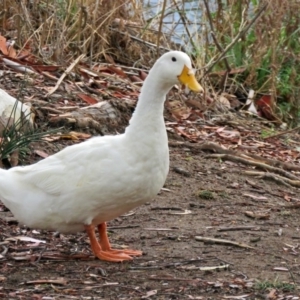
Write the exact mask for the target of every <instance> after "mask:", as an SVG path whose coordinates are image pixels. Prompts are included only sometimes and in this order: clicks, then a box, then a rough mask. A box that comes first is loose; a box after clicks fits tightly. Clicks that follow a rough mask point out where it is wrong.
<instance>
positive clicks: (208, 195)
mask: <svg viewBox="0 0 300 300" xmlns="http://www.w3.org/2000/svg"><path fill="white" fill-rule="evenodd" d="M196 196H197V197H199V198H201V199H204V200H213V199H215V197H216V195H215V194H214V193H213V192H212V191H208V190H202V191H198V192H196Z"/></svg>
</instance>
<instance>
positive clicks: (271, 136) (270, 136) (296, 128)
mask: <svg viewBox="0 0 300 300" xmlns="http://www.w3.org/2000/svg"><path fill="white" fill-rule="evenodd" d="M298 129H300V126H297V127H295V128H292V129H289V130H286V131H283V132H279V133H276V134H273V135H269V136H267V137H264V138H263V139H265V140H267V139H271V138H274V137H278V136H281V135H285V134H287V133H291V132H293V131H296V130H298Z"/></svg>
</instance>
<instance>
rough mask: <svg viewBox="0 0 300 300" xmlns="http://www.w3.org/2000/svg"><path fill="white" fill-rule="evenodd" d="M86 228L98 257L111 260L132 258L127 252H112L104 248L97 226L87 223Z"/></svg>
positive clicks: (120, 260) (117, 260)
mask: <svg viewBox="0 0 300 300" xmlns="http://www.w3.org/2000/svg"><path fill="white" fill-rule="evenodd" d="M85 230H86V232H87V234H88V236H89V238H90V243H91V248H92V250H93V253H94V255H95V256H96V257H97V258H99V259H101V260H105V261H110V262H122V261H125V260H132V257H131V256H129V255H127V254H125V253H118V252H110V251H105V250H103V249H102V248H101V245H100V244H99V243H98V241H97V239H96V235H95V227H94V226H93V225H86V226H85Z"/></svg>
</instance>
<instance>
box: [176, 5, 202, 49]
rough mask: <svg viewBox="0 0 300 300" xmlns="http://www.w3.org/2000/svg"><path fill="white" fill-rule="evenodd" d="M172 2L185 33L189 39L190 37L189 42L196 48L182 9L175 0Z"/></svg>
mask: <svg viewBox="0 0 300 300" xmlns="http://www.w3.org/2000/svg"><path fill="white" fill-rule="evenodd" d="M173 2H174V4H175V6H176V10H177V12H178V14H179V16H180V19H181V21H182V24H183V26H184V28H185V31H186V33H187V35H188V37H189V39H190V43H191V44H192V46H193V49H194V50H197V47H196V45H195V43H194V41H193V38H192V36H191V34H190V31H189V28H188V27H187V25H186V18H185V16H184V14H183V13H182V10H181V9H180V8H179V6H178V4H177V2H176V0H173Z"/></svg>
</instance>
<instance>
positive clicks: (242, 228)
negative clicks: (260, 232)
mask: <svg viewBox="0 0 300 300" xmlns="http://www.w3.org/2000/svg"><path fill="white" fill-rule="evenodd" d="M252 229H259V227H257V226H235V227H220V228H218V231H235V230H252Z"/></svg>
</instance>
